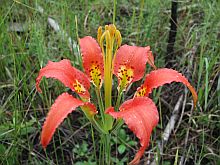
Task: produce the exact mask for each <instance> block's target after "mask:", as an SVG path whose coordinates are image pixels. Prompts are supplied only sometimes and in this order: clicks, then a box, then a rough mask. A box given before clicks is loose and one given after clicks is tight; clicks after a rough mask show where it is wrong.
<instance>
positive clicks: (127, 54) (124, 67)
mask: <svg viewBox="0 0 220 165" xmlns="http://www.w3.org/2000/svg"><path fill="white" fill-rule="evenodd" d="M148 52H149V49H148V47H137V46H129V45H123V46H121V47H120V48H119V49H118V51H117V54H116V56H115V59H114V74H115V75H116V76H117V78H118V81H119V88H121V89H124V88H126V87H127V86H128V85H129V84H130V83H132V82H134V81H138V80H140V79H141V78H142V77H143V75H144V72H145V66H146V62H147V61H148V55H149V53H148Z"/></svg>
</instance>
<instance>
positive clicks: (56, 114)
mask: <svg viewBox="0 0 220 165" xmlns="http://www.w3.org/2000/svg"><path fill="white" fill-rule="evenodd" d="M78 106H88V108H87V110H88V111H90V112H87V113H90V114H91V115H94V114H96V113H97V111H96V109H95V107H94V106H91V105H90V104H89V103H85V102H83V101H81V100H78V99H76V98H74V97H73V96H72V95H69V94H68V93H63V94H61V95H60V96H59V97H58V98H57V99H56V100H55V103H54V104H53V105H52V107H51V109H50V111H49V113H48V115H47V118H46V120H45V122H44V126H43V129H42V133H41V144H42V146H43V147H44V148H46V146H47V145H48V143H49V142H50V140H51V138H52V136H53V134H54V132H55V130H56V128H57V127H58V126H59V125H60V123H61V122H62V121H63V120H64V119H65V118H66V117H67V115H68V114H69V113H71V112H72V111H74V110H75V109H76V108H77V107H78Z"/></svg>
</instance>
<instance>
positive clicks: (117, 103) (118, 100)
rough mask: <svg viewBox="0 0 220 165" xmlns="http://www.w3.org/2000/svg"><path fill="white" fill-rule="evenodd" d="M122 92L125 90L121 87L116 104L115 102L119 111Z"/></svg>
mask: <svg viewBox="0 0 220 165" xmlns="http://www.w3.org/2000/svg"><path fill="white" fill-rule="evenodd" d="M122 94H123V91H122V90H121V88H120V89H119V91H118V96H117V101H116V104H115V110H116V111H118V108H119V106H120V103H121V98H122Z"/></svg>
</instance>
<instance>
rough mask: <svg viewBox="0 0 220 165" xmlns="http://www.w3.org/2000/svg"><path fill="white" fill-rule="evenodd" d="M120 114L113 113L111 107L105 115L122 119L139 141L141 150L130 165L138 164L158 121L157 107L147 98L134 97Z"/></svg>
mask: <svg viewBox="0 0 220 165" xmlns="http://www.w3.org/2000/svg"><path fill="white" fill-rule="evenodd" d="M119 110H120V112H115V111H114V108H113V107H110V108H108V109H107V110H106V113H107V114H109V115H111V116H112V117H114V118H123V119H124V121H125V123H126V124H127V125H128V128H129V129H131V130H132V131H133V132H134V134H135V135H136V136H137V137H138V138H139V139H140V143H141V148H140V149H139V151H138V152H137V154H136V155H135V157H134V159H133V160H132V161H131V162H130V164H138V162H139V160H140V158H141V157H142V155H143V154H144V151H145V149H146V148H147V147H148V145H149V141H150V135H151V132H152V130H153V128H154V127H155V126H156V125H157V123H158V121H159V115H158V111H157V107H156V106H155V104H154V102H153V101H152V100H151V99H150V98H147V97H136V98H134V99H131V100H128V101H126V102H124V103H123V104H122V105H121V106H120V108H119Z"/></svg>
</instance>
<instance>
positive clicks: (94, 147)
mask: <svg viewBox="0 0 220 165" xmlns="http://www.w3.org/2000/svg"><path fill="white" fill-rule="evenodd" d="M91 132H92V144H93V151H94V156H95V161H96V162H97V161H98V160H97V155H96V143H95V138H94V131H93V126H92V124H91Z"/></svg>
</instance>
